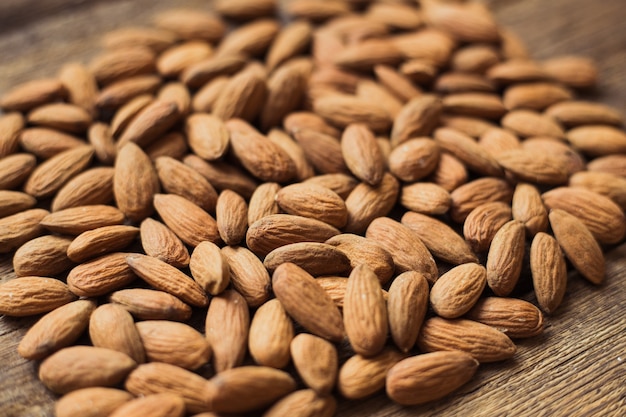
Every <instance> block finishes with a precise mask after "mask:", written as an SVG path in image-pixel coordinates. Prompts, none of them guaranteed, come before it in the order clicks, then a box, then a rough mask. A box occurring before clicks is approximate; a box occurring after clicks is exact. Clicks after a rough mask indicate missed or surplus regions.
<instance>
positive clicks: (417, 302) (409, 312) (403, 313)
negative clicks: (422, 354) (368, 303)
mask: <svg viewBox="0 0 626 417" xmlns="http://www.w3.org/2000/svg"><path fill="white" fill-rule="evenodd" d="M428 292H429V290H428V281H427V280H426V278H425V277H424V275H422V274H420V273H419V272H415V271H407V272H403V273H402V274H400V275H398V276H397V277H396V278H395V279H394V280H393V282H392V283H391V286H390V287H389V299H388V300H387V316H388V317H389V331H390V333H391V337H392V339H393V342H394V343H395V344H396V346H397V347H398V349H400V351H402V352H405V353H406V352H408V351H409V350H411V349H412V348H413V346H414V345H415V341H416V340H417V335H418V334H419V331H420V328H421V327H422V323H423V322H424V318H425V316H426V310H427V308H428V298H429V295H428Z"/></svg>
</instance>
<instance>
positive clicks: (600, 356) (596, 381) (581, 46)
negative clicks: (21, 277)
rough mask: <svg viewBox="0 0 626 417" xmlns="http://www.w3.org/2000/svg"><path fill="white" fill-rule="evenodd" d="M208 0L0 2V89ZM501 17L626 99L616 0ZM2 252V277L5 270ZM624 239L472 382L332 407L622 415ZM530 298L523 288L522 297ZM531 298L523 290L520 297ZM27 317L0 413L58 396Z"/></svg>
mask: <svg viewBox="0 0 626 417" xmlns="http://www.w3.org/2000/svg"><path fill="white" fill-rule="evenodd" d="M207 3H208V1H207V0H185V1H177V2H168V1H165V0H155V1H150V0H145V1H144V0H141V1H131V0H116V1H90V0H3V1H0V94H1V93H2V92H3V91H6V90H7V89H8V88H9V87H10V86H11V85H13V84H15V83H17V82H21V81H25V80H29V79H32V78H34V77H39V76H46V75H51V74H54V73H55V71H57V70H58V68H59V67H60V66H61V64H62V63H64V62H67V61H70V60H78V61H82V62H86V61H87V60H88V59H89V57H91V56H92V55H93V54H94V53H95V48H96V46H97V45H98V37H99V35H100V34H101V33H102V32H103V31H106V30H110V29H114V28H116V27H120V26H125V25H127V24H128V23H129V22H131V21H132V22H147V21H149V18H150V16H151V15H153V14H154V13H155V12H156V11H161V10H164V9H166V8H168V7H171V6H172V5H189V6H199V7H206V4H207ZM489 3H490V4H491V5H492V7H493V9H494V10H495V12H496V15H497V16H498V18H499V20H500V21H501V22H502V23H503V24H505V25H507V26H508V27H510V28H512V29H513V30H514V31H515V32H516V33H518V34H519V35H520V36H521V37H522V38H523V39H524V40H525V41H526V42H527V43H528V45H529V47H530V49H531V51H533V56H534V57H535V58H539V59H541V58H547V57H551V56H554V55H562V54H569V53H578V54H584V55H587V56H590V57H592V58H595V59H596V60H597V61H598V63H599V68H600V75H601V82H600V85H599V87H598V89H597V91H596V92H594V93H592V94H591V99H593V100H596V101H600V102H604V103H607V104H611V105H614V106H617V107H618V108H620V109H621V110H622V112H624V111H625V110H626V30H625V29H624V26H623V25H624V23H623V22H624V21H626V8H625V7H624V1H623V0H603V1H601V2H597V1H593V0H553V1H545V0H523V1H521V0H520V1H517V0H491V1H489ZM13 276H14V275H13V273H12V270H11V262H10V256H6V255H5V256H3V257H0V282H3V281H5V280H7V279H11V278H12V277H13ZM625 288H626V244H622V245H621V246H619V247H616V248H613V249H612V250H611V251H610V252H608V254H607V280H606V283H605V284H604V285H602V286H600V287H594V286H592V285H590V284H588V283H586V282H584V281H583V280H582V279H581V278H580V277H579V276H577V275H576V274H571V276H570V280H569V287H568V291H567V294H566V297H565V301H564V303H563V305H562V307H560V308H559V310H558V312H557V314H556V315H554V316H551V317H549V318H548V319H547V328H546V331H545V333H544V334H543V335H541V336H539V337H536V338H533V339H530V340H525V341H521V342H520V343H519V344H518V346H519V350H518V353H517V354H516V356H515V358H514V359H512V360H509V361H506V362H502V363H498V364H490V365H482V366H481V369H480V371H479V373H478V374H477V377H476V378H475V379H474V381H473V382H471V383H469V384H467V385H466V386H464V387H463V388H462V389H461V390H460V391H458V392H457V393H455V394H453V395H450V396H448V397H447V398H445V399H444V400H442V401H439V402H436V403H433V404H429V405H426V406H421V407H412V408H405V407H400V406H397V405H394V404H392V403H391V402H390V401H389V400H387V399H386V398H385V397H384V395H382V394H380V395H377V396H374V397H372V398H369V399H367V400H363V401H351V402H347V401H344V402H340V404H339V409H338V415H339V416H364V415H368V416H398V417H399V416H414V415H420V416H431V415H432V416H434V415H454V416H622V415H626V364H625V362H626V289H625ZM529 297H530V296H529ZM529 299H532V298H529ZM33 322H34V319H32V318H28V319H10V318H7V317H0V416H6V417H18V416H20V417H21V416H24V417H25V416H51V415H52V403H53V401H54V399H55V396H54V395H52V394H50V393H49V392H48V391H47V390H46V389H45V388H44V387H43V386H42V385H41V384H40V383H39V382H38V381H37V379H36V377H35V375H36V372H37V366H36V365H35V364H34V363H33V362H30V361H26V360H24V359H22V358H20V357H19V356H18V355H17V353H16V346H17V344H18V342H19V340H20V338H21V336H22V335H23V334H24V333H25V329H26V328H27V327H28V326H29V325H31V324H32V323H33Z"/></svg>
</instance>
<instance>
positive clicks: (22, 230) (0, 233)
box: [0, 208, 50, 253]
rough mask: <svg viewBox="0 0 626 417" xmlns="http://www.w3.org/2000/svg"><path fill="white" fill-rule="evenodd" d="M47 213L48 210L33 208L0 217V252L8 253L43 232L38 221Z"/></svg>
mask: <svg viewBox="0 0 626 417" xmlns="http://www.w3.org/2000/svg"><path fill="white" fill-rule="evenodd" d="M48 214H50V213H49V212H48V210H44V209H37V208H34V209H29V210H26V211H22V212H20V213H16V214H13V215H11V216H7V217H4V218H2V219H0V253H9V252H11V251H13V250H14V249H16V248H18V247H20V246H22V245H23V244H24V243H26V242H28V241H29V240H31V239H34V238H36V237H37V236H40V235H42V234H44V232H45V229H44V227H42V226H41V224H40V223H39V222H40V221H41V219H43V218H45V217H46V216H47V215H48Z"/></svg>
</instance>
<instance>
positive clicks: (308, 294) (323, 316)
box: [272, 263, 344, 341]
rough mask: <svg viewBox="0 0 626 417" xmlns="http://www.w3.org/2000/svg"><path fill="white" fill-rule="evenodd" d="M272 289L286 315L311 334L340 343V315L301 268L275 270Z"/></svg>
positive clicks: (286, 266)
mask: <svg viewBox="0 0 626 417" xmlns="http://www.w3.org/2000/svg"><path fill="white" fill-rule="evenodd" d="M272 286H273V290H274V294H275V295H276V298H278V299H279V300H280V302H281V303H282V304H283V306H284V307H285V310H286V311H287V313H288V314H289V315H290V316H291V317H293V319H294V320H295V321H297V322H298V323H299V324H300V325H302V327H304V328H305V329H307V330H309V331H310V332H311V333H313V334H315V335H318V336H320V337H323V338H325V339H328V340H331V341H341V340H342V339H343V335H344V326H343V322H342V319H341V313H339V310H338V309H337V307H336V306H335V305H334V304H333V302H332V300H331V299H330V297H329V296H328V294H327V293H326V292H325V291H324V290H323V289H322V288H321V287H320V286H319V285H318V284H317V283H316V282H315V280H314V278H313V277H312V276H311V275H309V274H308V273H307V272H306V271H304V270H303V269H302V268H300V267H298V266H296V265H294V264H292V263H284V264H282V265H280V266H279V267H278V268H276V270H275V271H274V274H273V275H272Z"/></svg>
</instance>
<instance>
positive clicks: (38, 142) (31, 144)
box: [19, 127, 86, 159]
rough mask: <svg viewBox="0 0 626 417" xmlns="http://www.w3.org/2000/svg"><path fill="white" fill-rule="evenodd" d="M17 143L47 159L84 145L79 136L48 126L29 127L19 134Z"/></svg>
mask: <svg viewBox="0 0 626 417" xmlns="http://www.w3.org/2000/svg"><path fill="white" fill-rule="evenodd" d="M19 144H20V146H21V147H22V148H23V149H24V150H25V151H28V152H30V153H32V154H34V155H36V156H37V157H39V158H41V159H49V158H51V157H53V156H55V155H57V154H59V153H61V152H63V151H67V150H69V149H74V148H77V147H79V146H83V145H85V144H86V143H85V141H84V140H82V139H81V138H79V137H77V136H75V135H72V134H69V133H65V132H61V131H59V130H56V129H54V128H50V127H29V128H27V129H24V130H22V132H21V133H20V135H19Z"/></svg>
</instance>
